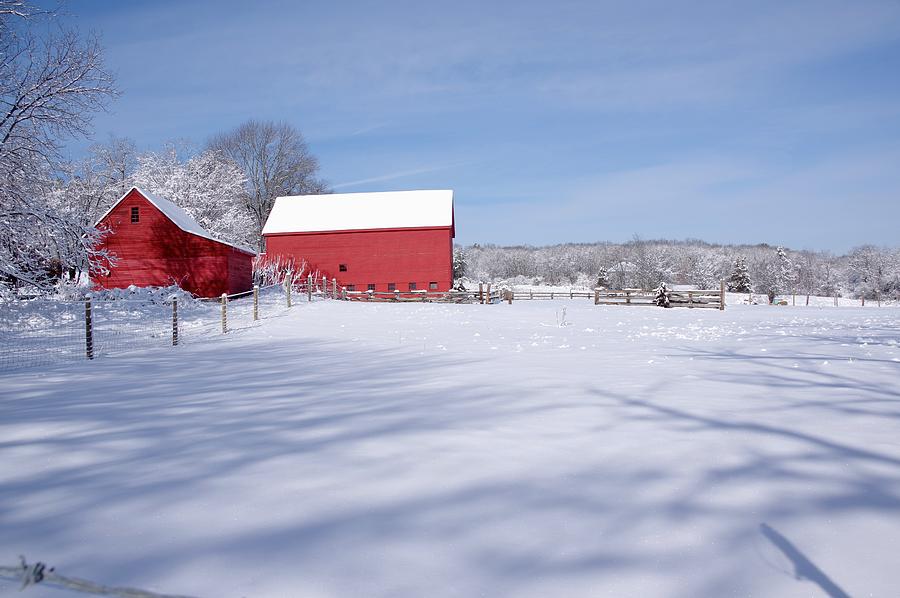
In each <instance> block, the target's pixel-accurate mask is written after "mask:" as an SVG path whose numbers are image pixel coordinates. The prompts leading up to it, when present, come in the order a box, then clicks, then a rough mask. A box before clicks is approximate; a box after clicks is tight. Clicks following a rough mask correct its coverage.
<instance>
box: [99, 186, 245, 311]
mask: <svg viewBox="0 0 900 598" xmlns="http://www.w3.org/2000/svg"><path fill="white" fill-rule="evenodd" d="M96 226H97V228H100V229H104V230H107V231H108V233H107V234H105V235H104V236H103V242H102V248H104V249H106V250H108V251H109V252H110V253H111V254H113V255H115V257H116V260H115V263H114V264H113V265H112V266H111V267H110V273H109V275H107V276H103V275H93V276H92V281H93V282H94V284H95V285H96V286H98V287H100V288H106V289H113V288H124V287H127V286H129V285H135V286H139V287H148V286H159V287H165V286H169V285H172V284H177V285H178V286H180V287H181V288H182V289H184V290H186V291H188V292H190V293H193V294H194V295H197V296H199V297H215V296H217V295H221V294H222V293H228V294H231V293H239V292H241V291H246V290H249V289H250V288H252V285H253V258H254V256H255V254H254V253H253V252H252V251H248V250H246V249H243V248H241V247H236V246H235V245H231V244H229V243H225V242H224V241H220V240H218V239H215V238H213V237H212V236H210V234H209V233H208V232H206V230H204V228H203V227H202V226H200V225H199V224H198V223H197V221H196V220H194V219H193V218H191V216H190V215H188V213H187V212H185V211H184V210H183V209H181V208H180V207H178V206H176V205H175V204H174V203H172V202H171V201H169V200H166V199H163V198H161V197H155V196H153V195H151V194H149V193H147V192H145V191H141V190H140V189H138V188H137V187H133V188H132V189H131V191H129V192H128V193H126V194H125V195H123V196H122V198H121V199H119V201H117V202H116V203H115V204H113V206H112V207H111V208H110V209H109V211H108V212H106V214H104V215H103V217H102V218H100V220H98V221H97V224H96Z"/></svg>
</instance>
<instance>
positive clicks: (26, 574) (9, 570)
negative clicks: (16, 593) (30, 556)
mask: <svg viewBox="0 0 900 598" xmlns="http://www.w3.org/2000/svg"><path fill="white" fill-rule="evenodd" d="M0 579H9V580H12V581H15V582H18V583H21V586H20V588H19V589H20V590H24V589H26V588H27V587H29V586H35V585H38V584H41V585H44V586H52V587H56V588H61V589H66V590H72V591H75V592H81V593H83V594H94V595H96V596H118V597H119V598H191V597H190V596H181V595H178V596H176V595H172V594H157V593H155V592H148V591H147V590H141V589H138V588H125V587H114V586H107V585H103V584H99V583H94V582H92V581H88V580H86V579H79V578H77V577H67V576H65V575H61V574H59V573H57V572H56V570H55V569H54V568H53V567H48V566H47V565H45V564H44V563H41V562H36V563H33V564H28V563H27V562H26V561H25V557H24V556H20V557H19V564H18V565H17V566H13V567H6V566H0Z"/></svg>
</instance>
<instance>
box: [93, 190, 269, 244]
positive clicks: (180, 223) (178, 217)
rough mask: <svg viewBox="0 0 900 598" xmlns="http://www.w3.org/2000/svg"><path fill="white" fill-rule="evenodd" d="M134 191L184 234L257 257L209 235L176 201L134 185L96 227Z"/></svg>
mask: <svg viewBox="0 0 900 598" xmlns="http://www.w3.org/2000/svg"><path fill="white" fill-rule="evenodd" d="M132 191H137V192H138V193H140V194H141V195H142V196H143V197H144V199H146V200H147V201H149V202H150V203H151V204H153V206H154V207H155V208H156V209H157V210H159V211H160V212H162V213H163V215H165V217H166V218H168V219H169V220H170V221H171V222H172V223H173V224H174V225H175V226H177V227H178V228H180V229H181V230H183V231H184V232H186V233H190V234H192V235H197V236H198V237H203V238H204V239H209V240H210V241H215V242H216V243H222V244H223V245H228V246H229V247H234V248H235V249H239V250H241V251H244V252H247V253H252V254H253V255H256V252H255V251H253V250H251V249H248V248H247V247H242V246H240V245H237V244H235V243H229V242H228V241H223V240H222V239H217V238H216V237H214V236H212V235H211V234H209V231H207V230H206V229H205V228H203V227H202V226H200V223H199V222H197V221H196V220H195V219H194V217H193V216H191V215H190V214H188V213H187V210H185V209H184V208H182V207H181V206H179V205H178V204H176V203H175V202H174V201H172V200H170V199H166V198H165V197H159V196H157V195H154V194H153V193H148V192H147V191H144V190H143V189H141V188H140V187H138V186H137V185H132V186H131V188H130V189H129V190H128V191H126V192H125V193H124V194H123V195H122V197H120V198H119V199H117V200H116V201H115V202H114V203H113V205H111V206H110V207H109V209H108V210H106V212H105V213H104V214H103V215H102V216H100V218H98V219H97V222H95V223H94V226H95V227H96V226H97V225H98V224H100V223H101V222H102V221H103V219H104V218H106V217H107V216H109V214H110V212H112V211H113V209H115V207H116V206H117V205H119V204H120V203H122V200H123V199H125V198H126V197H128V195H129V194H130V193H131V192H132Z"/></svg>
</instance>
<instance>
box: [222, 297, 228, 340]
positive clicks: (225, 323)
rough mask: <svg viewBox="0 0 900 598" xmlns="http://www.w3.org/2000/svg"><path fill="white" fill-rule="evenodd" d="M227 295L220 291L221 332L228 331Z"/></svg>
mask: <svg viewBox="0 0 900 598" xmlns="http://www.w3.org/2000/svg"><path fill="white" fill-rule="evenodd" d="M227 305H228V295H227V294H225V293H222V334H225V333H226V332H228V307H227Z"/></svg>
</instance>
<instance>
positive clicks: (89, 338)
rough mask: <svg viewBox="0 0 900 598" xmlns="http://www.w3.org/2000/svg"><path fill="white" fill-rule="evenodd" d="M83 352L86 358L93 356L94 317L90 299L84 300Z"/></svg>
mask: <svg viewBox="0 0 900 598" xmlns="http://www.w3.org/2000/svg"><path fill="white" fill-rule="evenodd" d="M84 353H85V355H86V356H87V358H88V359H93V358H94V318H93V315H92V314H91V300H90V299H88V300H87V301H85V302H84Z"/></svg>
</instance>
